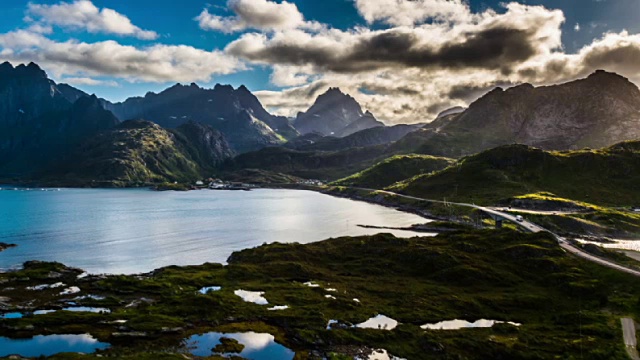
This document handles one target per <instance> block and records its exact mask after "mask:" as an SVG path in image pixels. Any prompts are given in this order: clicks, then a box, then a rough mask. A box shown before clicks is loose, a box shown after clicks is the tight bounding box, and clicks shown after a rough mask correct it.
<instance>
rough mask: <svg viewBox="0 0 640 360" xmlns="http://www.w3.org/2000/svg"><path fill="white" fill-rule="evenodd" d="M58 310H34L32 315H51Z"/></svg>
mask: <svg viewBox="0 0 640 360" xmlns="http://www.w3.org/2000/svg"><path fill="white" fill-rule="evenodd" d="M56 311H58V310H36V311H34V312H33V315H46V314H51V313H54V312H56Z"/></svg>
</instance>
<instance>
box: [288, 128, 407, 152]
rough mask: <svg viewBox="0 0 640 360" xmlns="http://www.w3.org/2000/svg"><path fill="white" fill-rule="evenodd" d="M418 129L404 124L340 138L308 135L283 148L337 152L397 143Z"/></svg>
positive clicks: (359, 132)
mask: <svg viewBox="0 0 640 360" xmlns="http://www.w3.org/2000/svg"><path fill="white" fill-rule="evenodd" d="M418 128H419V127H418V126H417V125H405V124H402V125H395V126H377V127H372V128H369V129H365V130H361V131H358V132H356V133H353V134H351V135H348V136H345V137H341V138H338V137H334V136H321V135H320V134H318V133H310V134H307V135H302V136H300V137H299V138H296V139H294V140H291V141H290V142H288V143H286V144H285V145H284V146H285V147H288V148H291V149H298V150H318V151H338V150H346V149H350V148H356V147H367V146H373V145H384V144H389V143H392V142H394V141H397V140H399V139H401V138H403V137H404V136H405V135H407V134H409V133H410V132H412V131H415V130H417V129H418Z"/></svg>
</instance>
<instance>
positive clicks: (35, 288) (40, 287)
mask: <svg viewBox="0 0 640 360" xmlns="http://www.w3.org/2000/svg"><path fill="white" fill-rule="evenodd" d="M63 286H66V285H65V284H64V283H61V282H59V283H55V284H42V285H36V286H28V287H27V290H31V291H42V290H45V289H55V288H59V287H63Z"/></svg>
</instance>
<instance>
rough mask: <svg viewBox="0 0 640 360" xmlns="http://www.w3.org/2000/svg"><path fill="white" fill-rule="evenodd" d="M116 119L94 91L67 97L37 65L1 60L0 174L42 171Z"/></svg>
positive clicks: (113, 122)
mask: <svg viewBox="0 0 640 360" xmlns="http://www.w3.org/2000/svg"><path fill="white" fill-rule="evenodd" d="M118 123H119V121H118V119H117V118H116V117H115V116H114V115H113V114H112V113H111V112H109V111H107V110H105V109H104V108H103V107H102V106H101V104H100V102H99V100H98V98H96V97H95V96H83V97H82V98H77V99H75V101H74V102H72V101H70V100H69V99H68V97H67V96H66V95H65V94H64V93H63V91H62V90H61V89H60V88H59V87H58V85H56V84H55V83H54V82H53V81H51V80H49V78H48V77H47V74H46V73H45V72H44V71H42V69H40V68H39V67H38V66H37V65H36V64H34V63H30V64H29V65H26V66H25V65H19V66H17V67H15V68H14V67H13V66H12V65H11V64H9V63H3V64H1V65H0V175H2V176H5V177H6V176H9V175H12V176H21V175H24V174H29V173H33V172H35V171H39V170H42V169H43V168H44V167H46V166H47V165H49V164H50V163H51V162H52V161H54V160H55V159H56V158H58V157H60V156H62V155H64V154H65V153H67V152H68V151H69V150H70V149H72V148H73V147H74V146H76V145H77V144H78V143H79V142H81V141H82V140H83V139H85V138H86V137H89V136H92V135H94V134H96V133H98V132H100V131H102V130H106V129H109V128H112V127H114V126H116V125H117V124H118Z"/></svg>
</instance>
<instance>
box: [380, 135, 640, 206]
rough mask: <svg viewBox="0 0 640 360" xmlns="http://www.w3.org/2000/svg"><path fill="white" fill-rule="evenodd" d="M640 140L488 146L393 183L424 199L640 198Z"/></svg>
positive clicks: (623, 201) (631, 201) (618, 201)
mask: <svg viewBox="0 0 640 360" xmlns="http://www.w3.org/2000/svg"><path fill="white" fill-rule="evenodd" d="M638 183H640V143H638V142H629V143H622V144H619V145H615V146H612V147H609V148H605V149H600V150H580V151H568V152H545V151H542V150H539V149H534V148H530V147H526V146H523V145H509V146H502V147H499V148H495V149H492V150H487V151H484V152H482V153H479V154H477V155H473V156H469V157H466V158H463V159H461V160H459V161H458V163H457V164H456V165H454V166H451V167H449V168H447V169H445V170H442V171H440V172H437V173H435V174H426V175H421V176H418V177H415V178H412V179H408V180H406V181H404V182H401V183H397V184H395V185H393V186H392V189H393V190H395V191H400V192H403V193H407V194H411V195H416V196H421V197H425V198H437V199H440V198H443V197H446V198H447V199H451V200H460V201H467V202H475V203H479V204H492V203H495V202H497V201H500V200H504V199H508V198H511V197H514V196H518V195H523V194H529V193H536V192H543V191H546V192H551V193H554V194H556V195H557V196H559V197H563V198H569V199H575V200H580V201H585V202H589V203H593V204H603V205H635V204H638V203H640V187H639V186H638V185H637V184H638Z"/></svg>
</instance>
